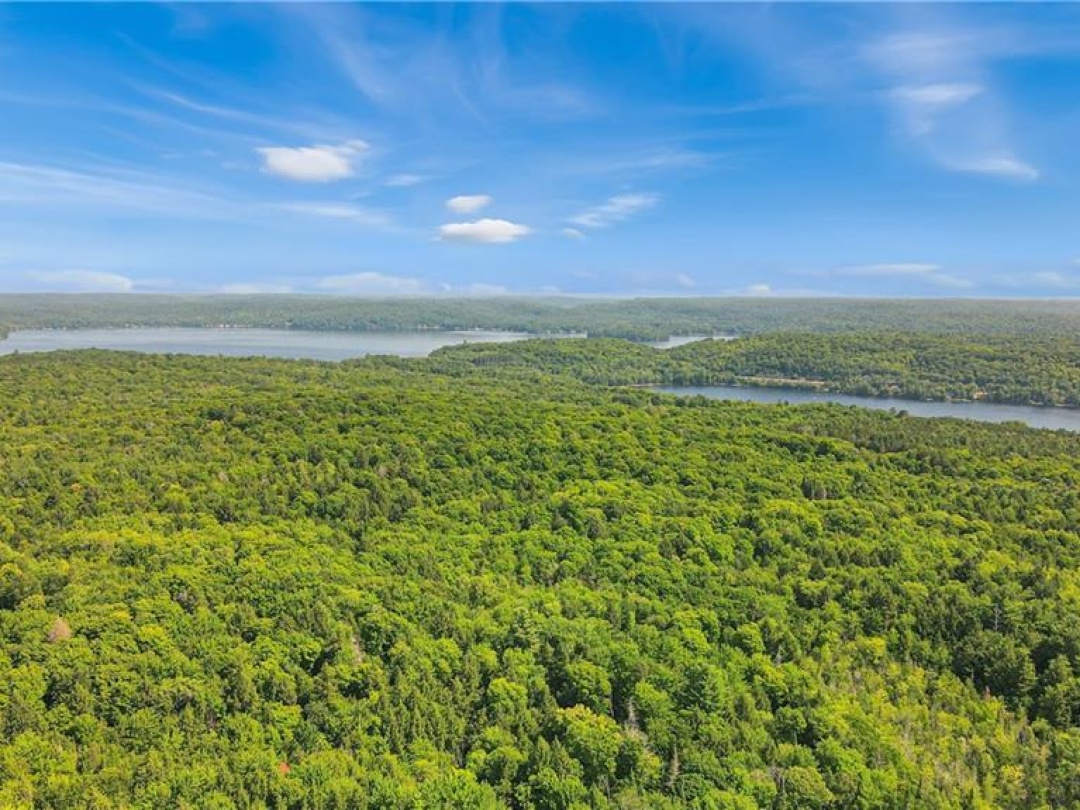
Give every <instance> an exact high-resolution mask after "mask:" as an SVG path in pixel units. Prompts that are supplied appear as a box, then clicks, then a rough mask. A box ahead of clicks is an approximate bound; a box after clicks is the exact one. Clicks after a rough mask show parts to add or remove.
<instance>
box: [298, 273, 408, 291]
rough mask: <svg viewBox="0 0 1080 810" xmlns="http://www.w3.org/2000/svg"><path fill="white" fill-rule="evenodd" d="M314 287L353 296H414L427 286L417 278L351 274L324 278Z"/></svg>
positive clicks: (380, 274) (377, 274) (381, 274)
mask: <svg viewBox="0 0 1080 810" xmlns="http://www.w3.org/2000/svg"><path fill="white" fill-rule="evenodd" d="M315 286H316V287H317V288H318V289H320V290H326V291H327V292H335V293H352V294H355V295H416V294H417V293H422V292H424V291H425V289H426V288H427V285H426V284H425V283H424V282H423V281H421V280H420V279H417V278H405V277H403V276H388V275H384V274H383V273H351V274H348V275H342V276H326V277H324V278H321V279H319V281H318V282H317V283H316V284H315Z"/></svg>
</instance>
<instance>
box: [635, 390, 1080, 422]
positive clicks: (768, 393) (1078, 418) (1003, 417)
mask: <svg viewBox="0 0 1080 810" xmlns="http://www.w3.org/2000/svg"><path fill="white" fill-rule="evenodd" d="M651 390H654V391H661V392H663V393H666V394H678V395H680V396H697V395H700V396H703V397H708V398H709V399H731V400H741V401H743V402H764V403H779V402H786V403H789V404H791V405H798V404H801V403H805V402H835V403H837V404H839V405H858V406H859V407H861V408H874V409H877V410H885V411H888V410H896V411H907V412H908V413H909V414H911V415H912V416H952V417H956V418H958V419H973V420H975V421H977V422H1023V423H1024V424H1026V425H1029V426H1031V427H1036V428H1048V429H1050V430H1072V431H1077V432H1080V409H1077V408H1040V407H1036V406H1032V405H1003V404H999V403H996V402H919V401H917V400H910V399H882V398H878V397H857V396H852V395H849V394H829V393H824V392H821V391H806V390H802V389H798V388H755V387H752V386H738V385H708V386H656V387H654V388H652V389H651Z"/></svg>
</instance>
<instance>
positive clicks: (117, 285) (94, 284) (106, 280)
mask: <svg viewBox="0 0 1080 810" xmlns="http://www.w3.org/2000/svg"><path fill="white" fill-rule="evenodd" d="M25 276H26V278H28V279H29V280H31V281H36V282H39V283H41V284H44V285H46V286H48V287H50V288H53V289H56V290H60V291H65V292H131V291H132V290H133V289H134V288H135V282H134V281H132V280H131V279H130V278H128V277H127V276H122V275H120V274H119V273H102V272H97V271H94V270H56V271H33V272H29V273H26V274H25Z"/></svg>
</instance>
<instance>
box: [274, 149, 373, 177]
mask: <svg viewBox="0 0 1080 810" xmlns="http://www.w3.org/2000/svg"><path fill="white" fill-rule="evenodd" d="M368 150H369V146H368V144H367V143H365V142H364V141H348V142H346V143H343V144H340V145H338V146H328V145H320V146H298V147H290V146H264V147H260V148H259V149H257V150H256V151H257V152H258V153H259V154H260V155H262V159H263V171H265V172H267V173H269V174H273V175H276V176H278V177H283V178H285V179H286V180H293V181H295V182H297V183H330V182H333V181H335V180H345V179H347V178H349V177H352V176H353V175H354V174H355V173H356V164H357V163H358V162H359V160H360V157H361V156H362V155H363V154H364V153H366V152H367V151H368Z"/></svg>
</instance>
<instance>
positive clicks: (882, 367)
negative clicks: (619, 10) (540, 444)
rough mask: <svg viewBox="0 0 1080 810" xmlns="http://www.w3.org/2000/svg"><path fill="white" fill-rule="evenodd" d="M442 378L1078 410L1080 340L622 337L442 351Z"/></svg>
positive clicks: (881, 335) (869, 335) (883, 335)
mask: <svg viewBox="0 0 1080 810" xmlns="http://www.w3.org/2000/svg"><path fill="white" fill-rule="evenodd" d="M430 362H431V363H432V364H433V365H434V366H435V367H437V368H440V369H442V370H444V371H447V372H453V371H455V370H460V369H468V368H482V369H498V368H501V369H507V370H508V369H519V370H522V371H524V370H529V371H543V372H547V373H551V374H562V375H567V376H570V377H573V378H576V379H579V380H582V381H583V382H587V383H591V384H600V385H627V384H646V383H666V384H673V385H716V384H727V383H740V384H746V385H766V386H768V385H779V386H785V387H798V386H805V387H814V388H818V389H821V390H827V391H834V392H840V393H845V394H861V395H870V396H893V397H901V398H908V399H931V400H945V399H960V400H970V399H985V400H989V401H993V402H1010V403H1023V404H1032V405H1071V406H1078V405H1080V339H1078V338H1076V337H1046V336H1032V335H1022V336H1021V335H981V336H974V335H972V336H965V335H932V334H922V333H908V332H864V333H855V334H821V333H812V332H783V333H771V334H767V335H755V336H750V337H745V338H740V339H738V340H731V341H726V340H704V341H698V342H695V343H689V344H686V345H684V346H678V347H676V348H673V349H664V350H660V349H654V348H650V347H649V346H645V345H641V344H634V343H630V342H628V341H622V340H594V339H589V340H572V339H563V340H533V341H526V342H521V343H509V344H469V345H464V346H453V347H448V348H445V349H440V350H439V351H437V352H435V353H434V354H433V355H432V358H431V361H430Z"/></svg>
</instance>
